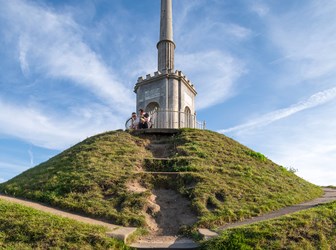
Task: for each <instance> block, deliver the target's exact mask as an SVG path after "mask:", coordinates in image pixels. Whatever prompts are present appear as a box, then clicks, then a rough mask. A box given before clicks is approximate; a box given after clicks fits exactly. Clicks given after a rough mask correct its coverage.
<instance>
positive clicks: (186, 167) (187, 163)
mask: <svg viewBox="0 0 336 250" xmlns="http://www.w3.org/2000/svg"><path fill="white" fill-rule="evenodd" d="M201 161H202V160H201V159H199V158H195V157H179V158H145V159H144V169H146V170H147V171H149V172H190V171H197V169H196V167H195V166H196V165H199V163H200V162H201Z"/></svg>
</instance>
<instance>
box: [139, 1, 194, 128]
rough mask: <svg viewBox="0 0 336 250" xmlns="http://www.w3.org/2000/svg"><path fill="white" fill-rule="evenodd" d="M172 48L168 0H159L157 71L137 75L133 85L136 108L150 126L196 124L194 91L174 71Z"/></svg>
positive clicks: (191, 86) (165, 126)
mask: <svg viewBox="0 0 336 250" xmlns="http://www.w3.org/2000/svg"><path fill="white" fill-rule="evenodd" d="M175 47H176V46H175V43H174V41H173V11H172V0H161V22H160V40H159V42H158V44H157V49H158V71H156V72H155V73H154V75H151V74H148V75H146V77H145V78H143V77H139V78H138V82H137V83H136V85H135V88H134V92H135V93H136V106H137V110H139V109H140V108H142V109H144V110H145V111H146V112H149V113H150V114H151V116H152V120H153V127H154V128H184V127H189V128H195V127H196V115H195V96H196V94H197V92H196V90H195V88H194V86H193V85H192V84H191V82H190V81H189V80H188V79H187V78H186V76H185V75H183V73H182V72H181V71H179V70H176V71H174V52H175Z"/></svg>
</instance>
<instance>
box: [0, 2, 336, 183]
mask: <svg viewBox="0 0 336 250" xmlns="http://www.w3.org/2000/svg"><path fill="white" fill-rule="evenodd" d="M159 11H160V1H159V0H141V1H136V0H113V1H109V0H83V1H78V0H67V1H60V0H58V1H56V0H54V1H51V0H34V1H33V0H10V1H9V0H0V44H1V46H0V58H1V60H0V149H1V150H0V182H1V181H5V180H8V179H10V178H12V177H14V176H15V175H17V174H19V173H20V172H22V171H24V170H26V169H28V168H30V167H33V166H35V165H37V164H39V163H40V162H43V161H45V160H47V159H49V158H50V157H52V156H54V155H56V154H57V153H59V152H61V151H62V150H64V149H66V148H68V147H70V146H72V145H74V144H76V143H78V142H80V141H81V140H83V139H85V138H87V137H89V136H92V135H94V134H97V133H100V132H104V131H109V130H114V129H119V128H123V124H124V121H125V120H126V118H127V117H128V116H129V114H130V113H131V112H132V111H133V110H134V109H135V94H134V93H133V87H134V84H135V83H136V80H137V78H138V77H139V76H145V75H146V74H149V73H153V72H154V71H156V67H157V65H156V62H157V59H156V57H157V50H156V43H157V42H158V37H159V15H160V13H159ZM173 11H174V12H173V18H174V40H175V43H176V45H177V48H176V69H179V70H182V71H183V72H184V74H185V75H187V77H188V78H189V79H190V80H191V81H192V82H193V84H194V85H195V87H196V89H197V91H198V96H197V100H196V103H197V114H198V119H199V120H206V121H207V127H208V129H211V130H214V131H218V132H221V133H224V134H225V135H227V136H229V137H231V138H234V139H236V140H238V141H239V142H241V143H243V144H245V145H247V146H248V147H250V148H252V149H254V150H256V151H258V152H261V153H263V154H265V155H266V156H267V157H268V158H270V159H272V160H273V161H274V162H276V163H278V164H280V165H283V166H285V167H287V168H295V169H298V172H297V174H298V175H299V176H301V177H303V178H305V179H307V180H309V181H311V182H313V183H315V184H319V185H336V171H335V165H336V163H335V160H336V129H335V128H336V116H335V108H336V70H335V69H336V52H335V51H336V15H335V13H336V0H319V1H316V0H282V1H279V0H255V1H250V0H226V1H223V0H175V1H174V3H173Z"/></svg>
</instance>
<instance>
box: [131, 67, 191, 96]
mask: <svg viewBox="0 0 336 250" xmlns="http://www.w3.org/2000/svg"><path fill="white" fill-rule="evenodd" d="M166 77H168V78H176V79H181V80H183V82H184V83H185V84H186V86H188V87H189V88H190V89H191V90H192V92H194V94H195V95H196V94H197V92H196V89H195V87H194V85H193V84H192V82H191V81H190V80H189V79H188V78H187V77H186V76H185V75H184V74H183V73H182V71H180V70H175V72H174V71H173V70H162V72H161V71H156V72H154V75H152V74H147V75H146V76H145V77H143V76H140V77H139V78H138V81H137V83H136V85H135V87H134V92H136V90H137V88H138V86H140V85H143V84H147V83H150V82H153V81H157V80H158V79H160V78H166Z"/></svg>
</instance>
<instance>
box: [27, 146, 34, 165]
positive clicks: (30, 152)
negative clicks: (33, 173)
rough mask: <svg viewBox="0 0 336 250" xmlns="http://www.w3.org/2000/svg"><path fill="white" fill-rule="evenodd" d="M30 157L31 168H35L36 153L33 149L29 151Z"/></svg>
mask: <svg viewBox="0 0 336 250" xmlns="http://www.w3.org/2000/svg"><path fill="white" fill-rule="evenodd" d="M28 155H29V160H30V166H31V167H33V166H34V153H33V151H32V149H31V148H30V149H28Z"/></svg>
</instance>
